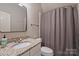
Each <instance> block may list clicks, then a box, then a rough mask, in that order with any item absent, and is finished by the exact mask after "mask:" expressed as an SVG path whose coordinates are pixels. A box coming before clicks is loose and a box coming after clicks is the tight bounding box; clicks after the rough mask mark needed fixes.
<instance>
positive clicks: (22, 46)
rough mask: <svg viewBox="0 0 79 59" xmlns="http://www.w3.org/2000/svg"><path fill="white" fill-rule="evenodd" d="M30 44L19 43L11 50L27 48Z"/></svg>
mask: <svg viewBox="0 0 79 59" xmlns="http://www.w3.org/2000/svg"><path fill="white" fill-rule="evenodd" d="M30 44H31V42H24V43H19V44H18V45H15V46H14V47H13V49H20V48H25V47H28V46H29V45H30Z"/></svg>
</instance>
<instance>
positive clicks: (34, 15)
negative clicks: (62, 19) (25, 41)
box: [0, 3, 41, 38]
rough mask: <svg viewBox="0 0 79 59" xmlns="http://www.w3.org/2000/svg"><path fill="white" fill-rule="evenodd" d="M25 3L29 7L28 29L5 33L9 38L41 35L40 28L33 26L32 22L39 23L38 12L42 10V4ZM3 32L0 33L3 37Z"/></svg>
mask: <svg viewBox="0 0 79 59" xmlns="http://www.w3.org/2000/svg"><path fill="white" fill-rule="evenodd" d="M24 5H25V7H26V8H27V31H26V32H13V33H5V34H6V36H7V37H8V38H14V37H20V36H31V37H38V36H39V28H38V27H35V26H31V24H39V16H38V13H39V12H40V11H41V5H40V4H33V3H25V4H24ZM3 34H4V33H0V37H2V36H3Z"/></svg>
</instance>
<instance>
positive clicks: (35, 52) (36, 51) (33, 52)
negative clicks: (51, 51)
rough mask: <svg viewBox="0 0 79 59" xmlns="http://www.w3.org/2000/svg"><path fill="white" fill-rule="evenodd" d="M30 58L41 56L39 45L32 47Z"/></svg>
mask: <svg viewBox="0 0 79 59" xmlns="http://www.w3.org/2000/svg"><path fill="white" fill-rule="evenodd" d="M29 52H30V56H40V55H41V43H39V44H38V45H36V46H34V47H33V48H32V49H30V51H29Z"/></svg>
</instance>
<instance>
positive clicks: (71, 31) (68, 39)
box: [41, 6, 79, 56]
mask: <svg viewBox="0 0 79 59" xmlns="http://www.w3.org/2000/svg"><path fill="white" fill-rule="evenodd" d="M41 17H42V18H41V37H42V45H44V46H47V47H49V48H52V49H53V50H54V55H56V56H60V55H68V56H70V55H76V51H77V49H76V48H77V45H76V43H77V39H78V37H79V35H78V30H77V26H78V12H77V7H72V6H68V7H66V8H64V7H62V8H57V9H54V10H51V11H48V12H45V13H42V16H41Z"/></svg>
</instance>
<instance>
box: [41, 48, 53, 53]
mask: <svg viewBox="0 0 79 59" xmlns="http://www.w3.org/2000/svg"><path fill="white" fill-rule="evenodd" d="M41 51H42V52H45V53H53V50H52V49H50V48H48V47H42V48H41Z"/></svg>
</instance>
